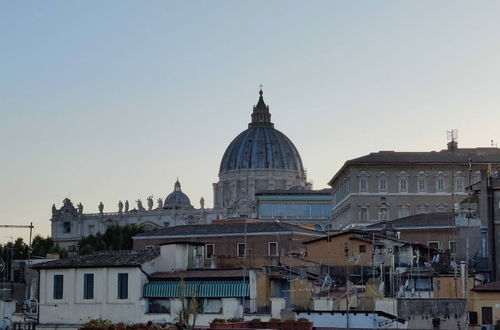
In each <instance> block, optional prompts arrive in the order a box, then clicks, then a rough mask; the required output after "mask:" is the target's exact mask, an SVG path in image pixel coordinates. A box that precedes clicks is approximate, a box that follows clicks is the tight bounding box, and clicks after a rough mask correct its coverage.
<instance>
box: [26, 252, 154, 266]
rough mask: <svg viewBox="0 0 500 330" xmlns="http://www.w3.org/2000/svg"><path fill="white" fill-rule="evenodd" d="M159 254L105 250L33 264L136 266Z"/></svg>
mask: <svg viewBox="0 0 500 330" xmlns="http://www.w3.org/2000/svg"><path fill="white" fill-rule="evenodd" d="M159 255H160V253H159V250H139V251H135V250H127V251H105V252H100V253H96V254H88V255H83V256H77V257H72V258H66V259H59V260H54V261H48V262H44V263H40V264H37V265H34V266H33V268H34V269H56V268H57V269H59V268H97V267H138V266H140V265H142V264H144V263H145V262H147V261H150V260H153V259H155V258H157V257H158V256H159Z"/></svg>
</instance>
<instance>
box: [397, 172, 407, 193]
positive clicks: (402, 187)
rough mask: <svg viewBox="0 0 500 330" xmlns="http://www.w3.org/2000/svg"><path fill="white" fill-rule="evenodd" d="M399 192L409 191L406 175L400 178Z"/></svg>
mask: <svg viewBox="0 0 500 330" xmlns="http://www.w3.org/2000/svg"><path fill="white" fill-rule="evenodd" d="M403 183H404V184H403ZM399 192H400V193H407V192H408V178H407V177H406V176H405V177H402V178H400V179H399Z"/></svg>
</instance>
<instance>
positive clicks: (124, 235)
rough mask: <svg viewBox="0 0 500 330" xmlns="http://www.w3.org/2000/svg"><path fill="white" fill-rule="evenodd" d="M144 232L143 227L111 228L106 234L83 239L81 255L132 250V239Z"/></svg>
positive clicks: (80, 243)
mask: <svg viewBox="0 0 500 330" xmlns="http://www.w3.org/2000/svg"><path fill="white" fill-rule="evenodd" d="M142 232H144V229H143V228H142V227H137V226H136V225H126V226H111V227H109V228H108V229H107V230H106V232H105V233H104V234H101V233H97V234H96V235H90V236H87V237H85V238H82V239H81V240H80V242H79V244H78V245H79V246H80V249H79V254H80V255H84V254H92V253H95V252H97V251H108V250H131V249H132V247H133V241H132V237H133V236H135V235H137V234H140V233H142Z"/></svg>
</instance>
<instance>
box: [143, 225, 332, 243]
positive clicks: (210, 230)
mask: <svg viewBox="0 0 500 330" xmlns="http://www.w3.org/2000/svg"><path fill="white" fill-rule="evenodd" d="M292 232H293V233H299V234H304V235H312V236H323V235H324V234H323V233H322V232H318V231H315V230H312V229H307V228H304V227H300V226H296V225H292V224H288V223H284V222H264V221H262V222H235V223H231V222H228V223H216V224H205V225H183V226H174V227H165V228H161V229H158V230H154V231H150V232H147V233H141V234H138V235H136V236H134V237H133V239H145V238H178V237H200V236H236V235H245V234H246V235H247V236H252V235H258V234H264V233H292Z"/></svg>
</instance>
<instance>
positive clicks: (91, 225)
mask: <svg viewBox="0 0 500 330" xmlns="http://www.w3.org/2000/svg"><path fill="white" fill-rule="evenodd" d="M201 202H202V201H201ZM202 204H203V202H202ZM98 210H99V212H97V213H83V205H81V204H78V205H77V207H75V206H74V205H73V203H72V202H71V200H70V199H69V198H66V199H64V201H63V205H62V207H61V208H59V209H58V208H56V207H55V205H54V206H53V207H52V218H51V219H50V220H51V222H52V224H51V230H52V235H51V236H52V238H53V239H54V241H55V242H57V243H58V244H59V245H61V246H62V247H65V248H68V249H69V250H70V251H71V250H73V249H74V248H75V244H76V243H78V241H79V240H80V239H81V238H82V237H86V236H89V235H92V234H94V235H95V234H97V233H104V232H105V231H106V229H107V228H108V227H110V226H113V225H121V226H124V225H127V224H134V225H137V226H140V227H144V228H145V229H146V230H152V229H156V228H162V227H169V226H176V225H184V224H200V223H210V222H212V221H213V220H215V219H217V218H221V217H223V216H224V214H225V213H224V210H221V209H219V210H214V209H205V208H204V205H202V206H201V207H200V208H199V209H196V208H194V207H193V205H191V201H190V199H189V197H188V196H187V195H186V194H185V193H183V192H182V190H181V184H180V182H179V180H177V181H176V182H175V184H174V191H173V192H172V193H170V194H169V195H168V196H167V197H166V198H165V199H164V200H163V199H161V198H160V199H158V200H157V201H156V205H154V202H153V198H152V197H149V198H148V200H147V205H146V207H144V206H143V204H142V201H141V200H137V201H136V206H135V207H134V208H133V209H129V202H128V201H125V203H123V202H122V201H119V203H118V206H117V210H116V211H112V212H104V205H103V204H102V203H100V204H99V207H98Z"/></svg>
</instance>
